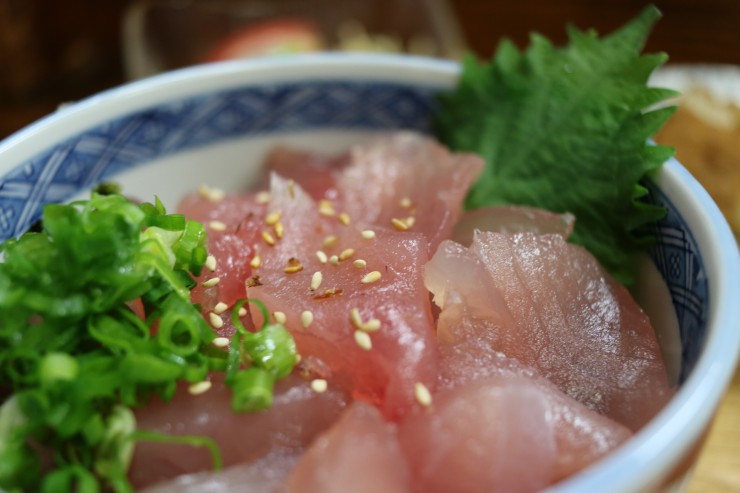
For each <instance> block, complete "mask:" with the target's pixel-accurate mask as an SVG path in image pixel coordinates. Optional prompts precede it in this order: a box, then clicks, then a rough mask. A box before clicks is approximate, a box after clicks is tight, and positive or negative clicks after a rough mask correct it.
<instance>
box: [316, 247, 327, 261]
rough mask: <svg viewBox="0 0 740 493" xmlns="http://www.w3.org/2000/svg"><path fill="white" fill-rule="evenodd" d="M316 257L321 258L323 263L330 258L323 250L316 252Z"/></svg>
mask: <svg viewBox="0 0 740 493" xmlns="http://www.w3.org/2000/svg"><path fill="white" fill-rule="evenodd" d="M316 258H317V259H319V262H321V263H322V264H325V263H326V262H327V261H328V260H329V257H327V256H326V254H325V253H324V252H322V251H321V250H319V251H317V252H316Z"/></svg>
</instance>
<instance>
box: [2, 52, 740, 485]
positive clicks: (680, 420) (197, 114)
mask: <svg viewBox="0 0 740 493" xmlns="http://www.w3.org/2000/svg"><path fill="white" fill-rule="evenodd" d="M458 71H459V66H458V65H457V64H454V63H452V62H445V61H439V60H432V59H424V58H413V57H406V56H388V55H356V54H353V55H346V54H345V55H341V54H333V55H327V54H322V55H307V56H302V57H294V58H293V57H292V58H275V59H260V60H251V61H236V62H227V63H223V64H216V65H209V66H200V67H193V68H189V69H184V70H181V71H177V72H172V73H168V74H164V75H161V76H157V77H154V78H151V79H146V80H143V81H139V82H135V83H131V84H128V85H125V86H122V87H120V88H116V89H113V90H109V91H106V92H103V93H101V94H98V95H96V96H93V97H90V98H88V99H86V100H84V101H81V102H79V103H76V104H73V105H69V106H67V107H65V108H63V109H60V110H59V111H58V112H56V113H55V114H53V115H50V116H48V117H46V118H44V119H42V120H40V121H39V122H37V123H35V124H33V125H31V126H29V127H27V128H25V129H23V130H21V131H19V132H18V133H16V134H14V135H12V136H10V137H9V138H7V139H6V140H4V141H3V142H0V240H5V239H7V238H10V237H13V236H16V235H19V234H21V233H22V232H23V231H25V230H26V229H27V228H28V226H29V225H31V224H32V223H33V222H34V221H35V220H36V219H38V217H39V216H40V213H41V209H42V207H43V205H44V204H47V203H50V202H59V201H67V200H70V199H72V198H75V197H78V196H85V195H87V193H88V191H89V189H90V188H91V187H93V186H94V185H95V184H97V183H98V182H100V181H105V180H111V179H115V180H116V181H118V182H120V183H121V184H122V185H123V186H124V190H125V191H126V192H127V193H130V194H133V195H135V196H137V197H142V198H146V199H151V198H152V197H153V196H154V195H158V196H159V197H160V198H161V199H162V200H163V201H164V203H165V204H166V205H168V206H169V207H173V206H174V204H175V203H176V202H177V199H178V197H180V196H181V195H183V194H184V193H186V192H188V191H190V190H193V189H195V188H196V187H197V186H198V185H199V184H201V183H208V184H209V185H212V186H218V187H221V188H223V189H225V190H227V191H235V190H238V189H241V188H244V187H246V186H248V185H249V184H250V182H251V181H253V180H254V179H255V177H256V176H257V173H258V165H259V163H260V162H261V161H262V158H263V156H264V154H265V153H266V152H267V150H268V149H270V148H271V147H272V146H273V145H274V144H276V143H277V142H283V143H285V142H287V143H292V144H297V145H301V146H303V147H307V148H312V149H315V150H320V151H323V152H331V151H339V150H341V149H343V148H346V147H347V146H348V145H349V144H351V143H353V142H357V141H359V140H363V139H366V138H368V137H369V136H371V135H372V134H374V133H377V132H383V131H388V130H391V129H401V128H403V129H414V130H418V131H423V132H429V131H430V128H429V121H428V115H429V113H430V111H431V109H432V107H433V106H434V98H435V94H437V93H438V92H439V91H442V90H446V89H450V88H452V87H453V86H454V84H455V82H456V80H457V77H458ZM650 199H651V200H652V201H654V202H655V203H659V204H662V205H664V206H666V207H667V209H668V211H669V212H668V215H667V217H666V218H665V219H663V220H662V221H661V222H660V223H659V224H658V225H657V227H656V233H657V237H658V243H657V245H656V246H655V248H653V250H652V251H651V252H650V257H651V259H652V262H646V263H645V269H644V273H645V276H644V279H642V281H641V283H642V284H641V288H642V289H641V290H640V294H639V295H638V296H639V298H640V301H641V302H642V303H643V304H644V306H645V307H646V310H647V311H648V313H649V314H650V315H651V317H652V318H653V320H654V321H655V323H656V325H657V326H658V329H659V330H660V337H661V344H662V346H663V350H664V353H665V354H666V355H667V358H668V360H669V361H672V371H673V372H674V373H675V378H676V380H677V381H678V382H680V391H679V392H678V393H677V395H676V396H675V398H674V399H673V400H672V401H671V402H670V403H669V405H668V406H667V407H666V408H665V409H664V410H663V411H662V412H661V413H660V414H659V415H658V416H657V417H656V418H655V419H654V420H653V421H652V422H651V423H649V424H648V425H647V426H646V427H645V428H644V429H643V430H642V431H640V432H639V433H638V434H637V435H636V436H635V438H634V439H632V440H631V441H629V442H628V443H627V444H625V445H624V446H623V447H621V448H620V449H618V450H617V451H616V452H614V453H613V454H611V455H610V456H608V457H607V458H606V459H604V460H602V461H601V462H599V463H598V464H595V465H594V466H593V467H591V468H589V469H588V470H586V471H584V472H583V473H581V474H579V475H577V476H575V477H573V478H571V479H569V480H567V481H565V482H563V483H561V484H560V485H558V486H557V487H554V488H552V489H551V491H552V492H553V493H554V492H563V493H564V492H579V493H592V492H595V491H598V492H602V493H626V492H638V491H639V492H643V491H673V490H674V489H679V488H680V486H681V483H682V481H683V479H684V478H685V477H686V475H687V471H689V470H690V467H691V464H692V462H693V461H694V459H695V456H696V452H697V450H698V448H699V446H700V443H701V438H702V437H703V435H704V433H705V432H706V430H707V429H708V426H709V424H710V422H711V419H712V416H713V415H714V412H715V411H716V409H717V407H718V405H719V402H720V399H721V397H722V395H723V393H724V392H725V390H726V388H727V385H728V383H729V381H730V378H731V377H732V374H733V370H734V368H735V365H736V362H737V359H738V353H739V351H740V309H739V308H738V304H737V303H736V300H735V299H734V298H735V297H736V296H737V293H738V292H740V258H739V256H738V248H737V244H736V242H735V239H734V237H733V235H732V233H731V232H730V229H729V227H728V226H727V224H726V222H725V221H724V219H723V217H722V216H721V214H720V212H719V210H718V208H717V207H716V206H715V204H714V203H713V202H712V200H711V199H710V197H709V196H708V195H707V193H706V192H705V191H704V189H703V188H702V187H701V186H700V185H699V184H698V183H697V182H696V180H694V178H692V176H691V175H690V174H689V173H688V172H687V171H686V170H685V169H684V168H683V167H682V166H681V165H680V164H679V163H678V162H676V161H675V160H670V161H669V162H667V163H666V164H665V166H664V167H663V168H662V170H661V171H660V173H659V174H658V175H657V176H656V177H655V179H654V182H652V183H651V184H650ZM656 267H657V271H656V270H655V268H656ZM656 286H657V287H656ZM666 287H667V289H666ZM672 355H675V358H673V356H672Z"/></svg>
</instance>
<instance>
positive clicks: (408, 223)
mask: <svg viewBox="0 0 740 493" xmlns="http://www.w3.org/2000/svg"><path fill="white" fill-rule="evenodd" d="M403 222H405V223H406V226H408V227H409V228H410V227H412V226H413V225H414V223H415V222H416V218H415V217H414V216H409V217H407V218H406V219H404V220H403Z"/></svg>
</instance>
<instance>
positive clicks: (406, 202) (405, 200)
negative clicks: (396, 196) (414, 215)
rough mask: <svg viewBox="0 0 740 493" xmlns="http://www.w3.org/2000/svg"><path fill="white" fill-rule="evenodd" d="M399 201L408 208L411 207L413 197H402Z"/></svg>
mask: <svg viewBox="0 0 740 493" xmlns="http://www.w3.org/2000/svg"><path fill="white" fill-rule="evenodd" d="M399 203H400V205H401V207H403V208H404V209H408V208H409V207H411V199H410V198H408V197H404V198H402V199H401V201H400V202H399Z"/></svg>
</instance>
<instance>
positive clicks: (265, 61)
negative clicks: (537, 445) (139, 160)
mask: <svg viewBox="0 0 740 493" xmlns="http://www.w3.org/2000/svg"><path fill="white" fill-rule="evenodd" d="M459 75H460V65H459V64H458V63H457V62H453V61H447V60H440V59H433V58H426V57H419V56H410V55H387V54H383V55H378V54H345V53H330V54H327V53H321V54H309V55H295V56H289V57H273V58H262V59H251V60H233V61H228V62H218V63H214V64H208V65H198V66H193V67H188V68H184V69H179V70H175V71H172V72H168V73H164V74H160V75H156V76H153V77H150V78H147V79H142V80H139V81H135V82H130V83H126V84H123V85H121V86H118V87H115V88H112V89H108V90H106V91H103V92H100V93H98V94H95V95H92V96H90V97H87V98H85V99H83V100H81V101H79V102H77V103H73V104H70V105H68V106H65V107H63V108H61V109H59V110H58V111H57V112H55V113H52V114H50V115H48V116H46V117H44V118H42V119H40V120H39V121H37V122H35V123H33V124H31V125H29V126H27V127H25V128H23V129H21V130H19V131H17V132H16V133H14V134H12V135H10V136H9V137H7V138H6V139H4V140H3V141H0V175H3V174H5V173H6V172H7V171H9V170H10V169H12V168H13V167H15V166H17V165H18V164H19V163H21V162H23V161H25V160H26V159H29V158H30V157H32V156H34V155H37V154H40V153H42V152H44V151H45V149H43V148H39V147H38V141H42V142H47V143H48V145H46V147H47V148H50V147H52V146H53V145H54V144H55V143H58V142H60V141H62V140H64V139H65V138H69V137H71V136H74V135H76V134H77V133H79V132H82V131H84V130H86V129H90V128H92V127H95V126H96V125H100V124H103V123H104V122H106V121H109V120H111V119H112V118H119V117H122V116H125V115H127V114H132V113H136V112H137V111H141V110H143V109H145V108H148V107H152V106H157V105H162V104H167V103H171V102H174V101H178V100H182V99H186V98H190V97H194V96H197V95H199V94H205V93H212V92H215V91H225V90H229V89H236V88H240V87H245V86H250V85H256V84H268V83H270V82H271V81H272V82H274V81H276V80H280V81H281V82H297V83H298V82H301V81H308V80H310V81H321V80H337V79H338V78H341V80H370V81H384V82H392V83H409V84H412V85H414V86H417V87H428V88H435V89H451V88H452V87H453V86H454V83H455V82H456V81H457V80H458V77H459ZM654 181H655V183H656V184H657V185H658V186H659V187H660V188H661V189H662V190H664V191H665V192H666V193H667V194H668V195H669V197H670V196H671V194H674V195H675V196H680V197H681V198H682V202H681V203H680V204H678V205H677V206H678V208H679V210H680V212H681V214H682V215H683V216H684V218H685V219H686V221H687V223H688V224H689V226H690V229H691V231H692V232H693V233H694V235H695V237H696V240H697V244H698V247H699V250H700V251H701V252H702V258H703V260H704V261H705V263H706V267H707V271H708V272H709V273H710V275H709V276H708V277H709V293H710V295H709V296H710V298H709V299H710V303H709V313H708V317H707V329H708V331H707V334H708V337H707V340H706V341H705V346H704V349H703V351H702V354H701V356H700V357H699V359H698V361H697V363H696V366H695V367H694V369H693V371H692V373H691V374H690V375H689V377H688V379H687V380H686V381H685V382H684V384H683V385H682V387H681V388H680V389H679V391H678V392H677V393H676V395H675V396H674V398H673V399H672V400H671V401H670V402H669V403H668V405H667V406H666V407H665V408H664V409H663V410H662V411H661V412H660V413H659V414H658V415H657V416H656V417H655V418H654V419H653V420H652V421H651V422H650V423H648V424H647V425H646V426H645V427H644V428H643V429H642V430H640V431H639V432H638V433H637V434H635V436H634V437H633V438H632V439H631V440H629V441H628V442H627V443H625V444H624V445H622V446H621V447H620V448H619V449H617V450H615V451H613V452H612V453H610V454H609V455H608V456H607V457H605V458H603V459H602V460H600V461H598V462H596V463H595V464H593V465H592V466H591V467H589V468H587V469H586V470H584V471H582V472H580V473H579V474H576V475H575V476H573V477H571V478H568V479H566V480H564V481H563V482H561V483H559V484H556V485H554V486H552V487H551V488H549V489H548V490H547V491H548V492H551V493H566V492H574V491H582V492H591V491H601V492H605V493H609V492H611V493H619V492H621V493H626V492H629V491H638V490H640V491H642V490H643V489H644V488H646V487H655V486H658V485H659V484H660V482H661V481H662V480H664V478H665V476H666V475H667V474H669V473H670V472H671V471H672V469H673V468H674V467H676V465H677V464H678V463H679V462H680V461H681V459H682V458H684V455H685V454H686V453H688V452H689V451H690V450H691V449H692V448H693V447H694V445H695V444H697V443H699V441H700V440H701V439H702V436H703V434H704V433H705V432H706V430H707V428H708V426H709V425H710V423H711V419H712V417H713V415H714V412H715V411H716V409H717V407H718V406H719V403H720V400H721V398H722V396H723V395H724V393H725V391H726V388H727V386H728V385H729V382H730V379H731V378H732V376H733V371H734V368H735V366H736V365H737V361H738V357H739V355H740V310H739V309H738V308H737V304H736V303H734V301H733V299H732V296H733V293H737V292H738V291H740V255H739V254H738V248H737V243H736V242H735V238H734V236H733V234H732V232H731V230H730V228H729V226H728V225H727V222H726V221H725V220H724V217H723V216H722V214H721V213H720V211H719V208H718V207H717V206H716V205H715V204H714V202H713V201H712V199H711V198H710V197H709V195H708V193H707V192H706V191H705V190H704V189H703V187H702V186H701V185H700V184H699V183H698V182H697V181H696V180H695V179H694V178H693V177H692V176H691V175H690V174H689V172H688V171H686V169H685V168H683V166H681V165H680V164H679V163H678V161H676V160H675V159H670V160H669V161H668V162H666V163H665V165H664V166H663V167H662V168H661V169H660V171H659V172H658V174H657V175H656V177H655V178H654ZM646 464H650V465H651V466H650V467H646ZM625 471H629V473H628V474H625Z"/></svg>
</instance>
